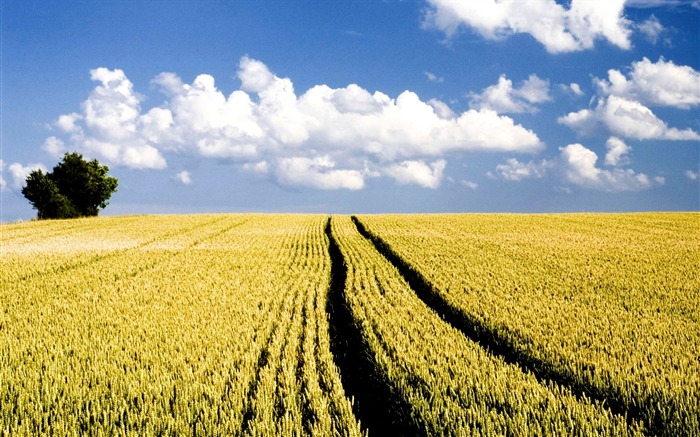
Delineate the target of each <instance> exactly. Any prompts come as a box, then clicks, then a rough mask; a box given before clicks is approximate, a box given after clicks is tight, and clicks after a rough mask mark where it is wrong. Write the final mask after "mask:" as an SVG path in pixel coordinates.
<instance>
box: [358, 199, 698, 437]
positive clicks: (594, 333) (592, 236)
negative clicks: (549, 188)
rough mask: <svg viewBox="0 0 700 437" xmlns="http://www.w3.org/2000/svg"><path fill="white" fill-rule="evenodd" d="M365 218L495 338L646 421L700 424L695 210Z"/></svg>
mask: <svg viewBox="0 0 700 437" xmlns="http://www.w3.org/2000/svg"><path fill="white" fill-rule="evenodd" d="M359 222H360V226H361V227H366V230H367V231H368V233H369V234H370V238H372V237H374V239H375V242H376V243H377V244H378V246H379V247H380V249H381V248H382V247H383V249H384V251H385V252H388V253H389V256H391V255H393V256H395V257H396V258H398V259H399V260H400V262H401V263H403V264H405V267H407V268H408V270H409V271H412V272H415V273H417V274H418V275H419V276H420V278H421V280H422V282H424V283H425V284H426V285H427V288H428V291H427V292H428V294H430V295H431V296H430V297H431V298H432V300H433V301H436V302H437V303H438V305H441V306H442V307H443V308H445V309H446V312H448V313H450V315H451V317H452V318H453V319H457V321H458V323H457V324H461V325H462V326H464V325H467V326H468V327H469V329H471V331H472V333H473V334H474V336H475V337H477V338H479V339H481V340H482V342H484V343H485V344H487V345H488V347H489V348H490V349H492V350H496V351H500V352H501V353H502V354H503V355H505V356H507V357H510V358H511V359H514V360H516V361H517V362H519V363H521V364H523V365H525V366H526V367H527V368H528V369H530V370H532V371H533V372H535V373H536V374H538V375H540V376H541V377H543V378H546V379H550V380H553V381H556V382H558V383H560V384H562V385H564V386H568V387H570V388H572V390H574V392H578V393H581V394H586V395H588V396H590V397H593V398H596V399H599V400H604V401H605V403H606V405H608V406H610V407H611V408H613V410H615V411H617V412H620V413H622V414H626V415H627V416H628V417H631V418H635V419H638V420H640V421H641V422H643V424H644V427H645V428H646V430H647V431H648V432H649V433H651V434H654V435H684V434H689V435H693V434H698V433H700V359H698V357H700V309H699V308H698V302H700V227H698V222H699V217H698V215H697V214H694V213H691V214H673V213H671V214H659V213H655V214H624V215H612V214H610V215H606V214H594V215H551V216H547V215H536V216H513V215H481V216H480V215H445V216H441V218H440V220H435V218H434V217H433V216H410V217H408V216H363V217H360V219H359Z"/></svg>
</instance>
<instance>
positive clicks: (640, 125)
mask: <svg viewBox="0 0 700 437" xmlns="http://www.w3.org/2000/svg"><path fill="white" fill-rule="evenodd" d="M557 121H558V122H559V123H561V124H564V125H566V126H568V127H570V128H572V129H574V130H576V131H578V132H579V133H582V134H586V133H590V132H591V131H594V130H596V129H597V127H598V126H599V125H600V124H602V125H604V126H606V127H607V128H608V130H610V132H612V133H613V134H615V135H618V136H622V137H625V138H635V139H640V140H650V139H658V140H700V135H698V133H697V132H695V131H694V130H692V129H690V128H688V129H682V130H681V129H677V128H673V127H668V125H667V124H666V123H665V122H664V121H662V120H661V119H659V118H658V117H657V116H656V115H654V113H653V112H652V111H651V109H649V108H647V107H646V106H644V105H642V104H641V103H639V102H637V101H634V100H628V99H626V98H623V97H618V96H615V95H610V96H608V97H607V98H602V99H599V101H598V105H597V107H596V108H595V109H582V110H580V111H578V112H571V113H569V114H567V115H565V116H562V117H559V118H558V119H557Z"/></svg>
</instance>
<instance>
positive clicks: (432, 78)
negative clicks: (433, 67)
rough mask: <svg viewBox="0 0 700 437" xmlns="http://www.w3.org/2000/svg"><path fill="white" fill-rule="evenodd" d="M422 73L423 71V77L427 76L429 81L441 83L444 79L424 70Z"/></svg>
mask: <svg viewBox="0 0 700 437" xmlns="http://www.w3.org/2000/svg"><path fill="white" fill-rule="evenodd" d="M424 73H425V77H427V78H428V80H429V81H430V82H435V83H442V82H444V81H445V78H444V77H440V76H436V75H435V74H433V73H431V72H429V71H424Z"/></svg>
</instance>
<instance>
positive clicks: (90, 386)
mask: <svg viewBox="0 0 700 437" xmlns="http://www.w3.org/2000/svg"><path fill="white" fill-rule="evenodd" d="M153 219H154V218H148V219H145V218H142V219H141V220H136V221H135V222H133V223H132V224H134V225H138V224H141V225H143V226H142V227H141V228H140V230H141V232H142V233H139V232H138V230H139V228H138V227H136V228H134V227H132V226H127V227H121V226H115V228H113V229H111V230H107V229H108V228H109V223H107V224H106V225H107V228H104V229H101V228H100V229H98V228H99V226H96V227H95V228H94V229H93V231H94V235H91V234H90V232H86V230H85V229H82V230H79V231H77V234H76V235H75V237H77V238H79V239H80V241H73V244H74V245H75V246H81V247H84V248H86V249H84V250H78V249H77V248H76V252H77V253H76V254H73V255H74V256H72V255H71V256H68V257H66V256H64V255H65V252H64V251H60V250H58V251H57V250H56V249H55V248H47V247H46V246H44V253H45V254H46V257H48V258H50V257H51V254H52V253H54V252H58V253H59V255H58V259H57V260H55V262H54V263H53V264H51V263H50V265H49V267H48V268H44V267H42V266H41V265H39V266H37V265H34V264H32V259H33V257H34V256H35V254H36V253H37V252H40V249H41V247H40V248H39V249H36V250H34V249H33V250H27V249H28V248H27V246H26V244H25V245H17V246H14V245H13V243H12V241H13V240H12V239H8V241H7V242H6V241H5V240H4V239H5V236H6V235H8V236H11V235H12V231H13V229H12V228H11V227H8V228H10V229H7V228H3V256H2V262H3V264H5V263H6V264H7V265H10V266H13V268H11V269H6V268H5V265H3V278H2V281H3V282H2V284H3V286H2V289H1V291H0V301H1V302H2V312H1V313H0V434H3V435H37V434H50V435H84V434H88V435H124V434H139V435H159V434H191V435H239V434H245V435H304V434H317V435H333V434H338V435H359V433H360V432H359V424H358V422H357V421H356V420H355V418H354V416H353V414H352V411H351V404H350V402H349V401H348V400H347V399H346V398H345V396H344V392H343V389H342V385H341V383H340V378H339V375H338V372H337V369H336V367H335V366H334V364H333V359H332V356H331V354H330V347H329V341H330V340H329V335H328V331H329V329H328V321H327V318H326V313H325V302H326V301H325V297H326V291H327V286H328V282H329V275H330V264H329V257H328V255H327V240H326V238H325V235H324V233H323V229H324V228H323V225H324V223H325V218H324V217H318V216H315V217H311V216H284V217H283V216H208V217H207V216H196V217H195V216H192V217H182V218H180V217H177V218H175V217H170V218H169V219H168V220H166V219H165V218H164V219H163V221H160V219H159V218H155V220H154V221H156V222H159V223H156V224H154V223H153V222H151V220H153ZM100 220H103V219H100ZM105 221H107V222H108V221H109V220H105ZM149 222H150V223H149ZM57 223H59V224H62V223H63V222H57ZM151 225H153V227H151ZM70 228H71V227H68V230H67V232H68V233H69V234H68V235H70ZM115 232H117V233H119V232H121V233H123V235H115V234H114V233H115ZM49 235H54V236H55V235H56V234H53V233H50V232H49ZM109 236H111V237H109ZM52 238H58V237H52ZM60 238H63V237H60ZM60 238H59V239H60ZM104 238H112V239H113V240H115V241H117V242H119V241H122V242H126V243H125V244H117V245H116V246H117V248H112V249H105V248H104V247H103V246H104V242H105V240H104ZM65 239H69V237H68V236H66V237H65ZM45 243H46V244H49V243H48V242H45ZM127 243H128V244H127ZM37 244H38V243H37ZM38 245H39V246H41V244H38ZM127 248H128V250H125V249H127ZM42 260H43V258H42ZM22 261H24V262H25V263H26V265H27V266H28V267H29V271H40V272H41V273H40V274H29V275H27V274H23V273H22V272H21V271H20V272H19V273H18V270H19V268H18V267H16V266H20V265H22ZM62 266H63V267H62ZM18 277H20V278H23V279H21V280H17V278H18Z"/></svg>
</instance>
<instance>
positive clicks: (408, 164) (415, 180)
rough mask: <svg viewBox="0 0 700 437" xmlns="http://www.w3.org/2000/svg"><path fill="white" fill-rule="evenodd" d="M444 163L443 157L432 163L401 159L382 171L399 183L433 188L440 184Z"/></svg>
mask: <svg viewBox="0 0 700 437" xmlns="http://www.w3.org/2000/svg"><path fill="white" fill-rule="evenodd" d="M446 164H447V162H446V161H445V160H444V159H440V160H437V161H435V162H433V163H432V164H426V163H425V162H423V161H403V162H399V163H397V164H393V165H391V166H389V167H388V168H387V169H386V170H384V172H385V173H386V174H387V175H389V176H390V177H392V178H393V179H394V180H395V181H396V182H397V183H398V184H400V185H408V184H415V185H419V186H421V187H425V188H433V189H435V188H437V187H439V186H440V182H441V181H442V176H443V171H444V170H445V166H446Z"/></svg>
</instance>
